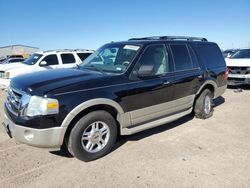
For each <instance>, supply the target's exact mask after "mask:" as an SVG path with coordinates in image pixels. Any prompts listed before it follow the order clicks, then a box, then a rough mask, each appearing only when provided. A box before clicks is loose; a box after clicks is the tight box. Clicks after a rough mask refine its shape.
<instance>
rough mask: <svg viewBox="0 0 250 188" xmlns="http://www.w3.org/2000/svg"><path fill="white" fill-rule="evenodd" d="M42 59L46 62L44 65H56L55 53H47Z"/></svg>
mask: <svg viewBox="0 0 250 188" xmlns="http://www.w3.org/2000/svg"><path fill="white" fill-rule="evenodd" d="M42 61H46V62H47V65H46V66H50V65H58V59H57V56H56V55H47V56H46V57H45V58H43V60H42Z"/></svg>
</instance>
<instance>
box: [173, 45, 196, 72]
mask: <svg viewBox="0 0 250 188" xmlns="http://www.w3.org/2000/svg"><path fill="white" fill-rule="evenodd" d="M170 48H171V51H172V54H173V58H174V63H175V71H182V70H188V69H193V65H192V61H191V59H190V55H189V52H188V49H187V46H186V45H185V44H171V45H170Z"/></svg>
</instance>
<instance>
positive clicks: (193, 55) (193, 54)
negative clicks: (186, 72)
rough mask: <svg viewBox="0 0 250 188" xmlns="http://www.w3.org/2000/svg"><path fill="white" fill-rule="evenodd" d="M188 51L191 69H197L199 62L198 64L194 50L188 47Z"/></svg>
mask: <svg viewBox="0 0 250 188" xmlns="http://www.w3.org/2000/svg"><path fill="white" fill-rule="evenodd" d="M188 50H189V53H190V56H191V59H192V63H193V68H194V69H196V68H199V67H200V65H199V62H198V59H197V57H196V54H195V52H194V50H193V49H192V48H191V47H190V46H188Z"/></svg>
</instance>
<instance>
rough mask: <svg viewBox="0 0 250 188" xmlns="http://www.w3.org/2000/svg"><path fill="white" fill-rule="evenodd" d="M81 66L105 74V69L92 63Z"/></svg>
mask: <svg viewBox="0 0 250 188" xmlns="http://www.w3.org/2000/svg"><path fill="white" fill-rule="evenodd" d="M82 68H84V69H89V70H94V71H98V72H101V73H102V74H105V75H106V72H105V71H103V70H102V69H101V68H99V67H96V66H94V65H89V66H84V67H82Z"/></svg>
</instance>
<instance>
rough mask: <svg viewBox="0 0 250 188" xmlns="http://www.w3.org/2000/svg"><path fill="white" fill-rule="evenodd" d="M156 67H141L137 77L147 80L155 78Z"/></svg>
mask: <svg viewBox="0 0 250 188" xmlns="http://www.w3.org/2000/svg"><path fill="white" fill-rule="evenodd" d="M153 70H154V66H153V65H141V66H140V68H139V70H138V71H137V76H138V77H139V78H145V77H149V76H153V75H154V74H153V73H154V71H153Z"/></svg>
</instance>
